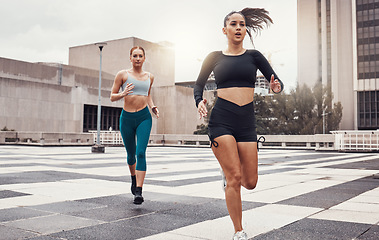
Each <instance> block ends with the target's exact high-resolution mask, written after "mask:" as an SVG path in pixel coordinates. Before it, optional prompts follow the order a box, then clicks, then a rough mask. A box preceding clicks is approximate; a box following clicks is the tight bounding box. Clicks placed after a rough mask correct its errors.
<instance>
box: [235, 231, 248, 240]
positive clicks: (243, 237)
mask: <svg viewBox="0 0 379 240" xmlns="http://www.w3.org/2000/svg"><path fill="white" fill-rule="evenodd" d="M233 240H247V234H246V233H245V231H244V230H242V231H239V232H236V233H235V234H234V236H233Z"/></svg>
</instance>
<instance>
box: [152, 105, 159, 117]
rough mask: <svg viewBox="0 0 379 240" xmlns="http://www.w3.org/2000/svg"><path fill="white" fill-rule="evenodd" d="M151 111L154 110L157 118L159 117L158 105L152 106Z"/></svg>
mask: <svg viewBox="0 0 379 240" xmlns="http://www.w3.org/2000/svg"><path fill="white" fill-rule="evenodd" d="M151 111H153V113H154V114H155V116H156V117H157V118H159V110H158V107H157V106H153V107H152V108H151Z"/></svg>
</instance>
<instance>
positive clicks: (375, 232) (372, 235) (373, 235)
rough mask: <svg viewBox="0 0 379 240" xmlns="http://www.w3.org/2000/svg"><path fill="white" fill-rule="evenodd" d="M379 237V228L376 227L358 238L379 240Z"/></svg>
mask: <svg viewBox="0 0 379 240" xmlns="http://www.w3.org/2000/svg"><path fill="white" fill-rule="evenodd" d="M378 236H379V226H378V225H374V226H371V227H370V229H368V230H367V231H366V232H364V233H363V234H362V235H360V236H359V237H357V239H359V240H378Z"/></svg>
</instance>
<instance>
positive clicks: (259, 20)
mask: <svg viewBox="0 0 379 240" xmlns="http://www.w3.org/2000/svg"><path fill="white" fill-rule="evenodd" d="M235 13H238V14H241V15H242V16H243V17H244V18H245V23H246V28H247V34H249V37H250V40H251V42H252V43H253V38H252V36H251V33H252V32H255V33H257V34H258V33H259V32H260V31H261V30H262V29H263V28H264V27H265V26H266V27H268V26H269V25H270V24H272V23H274V22H273V21H272V19H271V18H270V16H269V15H268V13H269V12H268V11H267V10H265V9H264V8H244V9H242V11H239V12H237V11H232V12H230V13H228V15H226V16H225V18H224V27H226V22H227V21H228V20H229V17H230V16H232V15H233V14H235ZM253 44H254V43H253Z"/></svg>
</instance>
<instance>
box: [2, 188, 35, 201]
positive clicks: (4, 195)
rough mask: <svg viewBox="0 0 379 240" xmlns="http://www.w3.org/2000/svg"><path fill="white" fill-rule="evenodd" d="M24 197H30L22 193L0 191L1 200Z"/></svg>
mask: <svg viewBox="0 0 379 240" xmlns="http://www.w3.org/2000/svg"><path fill="white" fill-rule="evenodd" d="M26 195H30V194H27V193H22V192H15V191H10V190H3V191H0V199H2V198H12V197H19V196H26Z"/></svg>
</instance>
